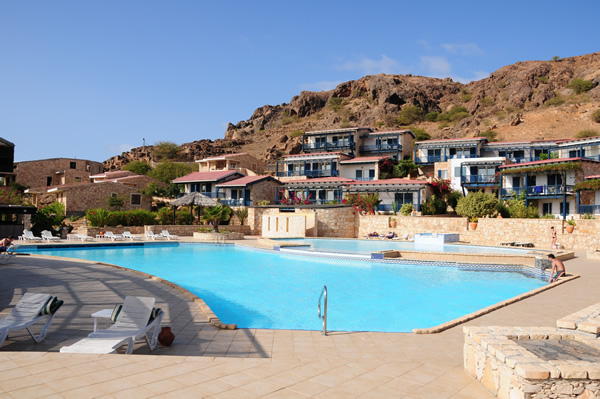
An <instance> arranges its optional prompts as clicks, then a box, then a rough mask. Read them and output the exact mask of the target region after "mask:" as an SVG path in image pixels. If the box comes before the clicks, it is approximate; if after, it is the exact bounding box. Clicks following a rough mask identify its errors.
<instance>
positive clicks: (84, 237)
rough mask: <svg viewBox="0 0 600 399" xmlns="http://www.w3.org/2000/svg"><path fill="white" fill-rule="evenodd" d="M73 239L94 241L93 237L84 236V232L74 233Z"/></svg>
mask: <svg viewBox="0 0 600 399" xmlns="http://www.w3.org/2000/svg"><path fill="white" fill-rule="evenodd" d="M75 239H76V240H81V241H94V240H95V238H94V237H90V236H86V235H85V234H75Z"/></svg>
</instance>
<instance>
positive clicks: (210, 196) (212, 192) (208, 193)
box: [200, 191, 217, 199]
mask: <svg viewBox="0 0 600 399" xmlns="http://www.w3.org/2000/svg"><path fill="white" fill-rule="evenodd" d="M200 194H203V195H206V196H207V197H209V198H214V199H216V198H217V193H216V192H214V191H211V192H207V193H203V192H200Z"/></svg>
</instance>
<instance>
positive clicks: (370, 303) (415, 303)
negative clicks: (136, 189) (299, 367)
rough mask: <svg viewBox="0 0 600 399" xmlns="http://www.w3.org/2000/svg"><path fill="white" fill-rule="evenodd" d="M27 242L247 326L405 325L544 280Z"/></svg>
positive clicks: (204, 250) (209, 250)
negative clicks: (103, 265) (322, 308)
mask: <svg viewBox="0 0 600 399" xmlns="http://www.w3.org/2000/svg"><path fill="white" fill-rule="evenodd" d="M22 252H30V253H38V254H47V255H55V256H65V257H70V258H78V259H88V260H94V261H99V262H107V263H111V264H117V265H120V266H124V267H127V268H130V269H134V270H139V271H143V272H146V273H150V274H153V275H156V276H159V277H161V278H163V279H166V280H169V281H171V282H173V283H175V284H178V285H180V286H182V287H184V288H186V289H188V290H190V291H191V292H193V293H195V294H196V295H198V296H199V297H200V298H202V299H203V300H204V301H205V302H206V303H207V304H208V305H209V306H210V307H211V309H212V310H213V311H214V312H215V314H216V315H217V316H218V317H219V318H220V319H221V320H222V321H223V322H224V323H234V324H237V325H238V327H240V328H273V329H302V330H320V329H321V328H322V324H321V321H320V320H319V319H318V318H317V300H318V298H319V294H320V293H321V289H322V288H323V285H327V287H328V292H329V300H328V305H329V309H328V311H329V320H328V328H329V330H338V331H386V332H408V331H412V330H413V329H414V328H428V327H433V326H436V325H438V324H441V323H444V322H447V321H450V320H453V319H455V318H457V317H460V316H463V315H465V314H468V313H471V312H473V311H476V310H478V309H481V308H483V307H486V306H489V305H491V304H494V303H497V302H499V301H502V300H505V299H507V298H511V297H514V296H516V295H519V294H522V293H524V292H527V291H530V290H532V289H534V288H537V287H540V286H542V285H544V284H545V283H544V282H543V281H541V280H538V279H534V278H528V277H525V276H524V275H522V274H520V273H514V272H513V273H510V272H469V271H461V270H459V269H457V268H453V267H447V266H446V267H444V266H428V265H410V264H389V263H376V262H366V261H350V260H328V259H323V258H315V257H305V256H298V255H289V254H281V253H273V252H266V251H259V250H253V249H246V248H241V247H234V246H210V245H194V244H183V243H182V244H173V245H156V246H153V245H146V246H137V247H102V248H94V247H87V248H82V249H75V248H67V249H37V250H35V249H34V250H26V249H23V251H22Z"/></svg>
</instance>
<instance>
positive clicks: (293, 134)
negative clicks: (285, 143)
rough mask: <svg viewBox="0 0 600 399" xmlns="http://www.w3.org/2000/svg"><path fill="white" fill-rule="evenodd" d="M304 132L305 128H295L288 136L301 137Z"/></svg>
mask: <svg viewBox="0 0 600 399" xmlns="http://www.w3.org/2000/svg"><path fill="white" fill-rule="evenodd" d="M303 134H304V131H303V130H294V131H293V132H291V133H288V137H291V138H294V137H300V136H302V135H303Z"/></svg>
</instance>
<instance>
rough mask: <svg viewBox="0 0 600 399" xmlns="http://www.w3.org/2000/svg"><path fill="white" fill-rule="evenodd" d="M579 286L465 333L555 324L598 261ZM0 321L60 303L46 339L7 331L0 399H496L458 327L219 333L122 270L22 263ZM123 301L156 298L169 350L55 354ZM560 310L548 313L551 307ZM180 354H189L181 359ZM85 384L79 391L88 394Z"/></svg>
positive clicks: (587, 266)
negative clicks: (19, 309) (35, 295)
mask: <svg viewBox="0 0 600 399" xmlns="http://www.w3.org/2000/svg"><path fill="white" fill-rule="evenodd" d="M566 266H567V269H569V271H570V272H573V273H577V274H580V275H582V276H583V278H580V279H577V280H574V281H573V282H570V283H568V284H563V285H561V286H558V287H556V288H554V289H552V290H550V291H546V292H544V293H542V294H539V295H536V296H534V297H531V298H528V299H526V300H524V301H521V302H517V303H515V304H513V305H511V306H509V307H506V308H503V309H499V310H497V311H495V312H493V313H490V314H488V315H484V316H482V317H480V318H478V319H475V320H472V321H471V322H469V323H467V324H469V325H500V326H502V325H507V326H512V325H521V326H533V325H548V326H553V325H554V323H555V321H556V319H558V318H560V317H563V316H566V315H568V314H571V313H574V312H575V311H577V310H580V309H582V308H584V307H586V306H589V305H590V304H592V303H595V302H598V299H599V298H591V297H590V295H589V293H592V292H595V291H594V290H595V287H597V284H598V282H600V268H598V262H597V261H589V260H587V259H585V258H578V259H577V260H576V261H569V262H566ZM1 270H2V279H0V316H1V315H6V314H8V312H10V308H11V307H12V306H13V305H14V304H15V303H16V301H18V299H19V297H20V295H22V293H23V292H26V291H32V292H52V293H53V294H57V295H59V297H60V298H61V299H64V300H65V305H64V306H63V308H61V310H60V311H59V313H57V316H56V319H55V321H54V323H53V325H52V327H51V329H50V332H49V335H48V338H47V340H46V341H45V342H44V343H42V344H37V345H36V344H33V342H32V341H31V338H30V337H29V335H28V334H27V333H26V332H24V331H22V332H15V333H11V335H10V337H9V338H8V339H7V340H6V341H5V343H4V344H3V345H2V348H1V349H0V399H1V398H2V397H11V396H9V394H8V393H7V392H10V394H11V395H13V396H15V397H44V396H45V397H62V398H71V397H72V398H78V399H79V398H86V397H99V396H100V397H102V396H104V397H106V398H109V397H110V398H116V397H119V398H121V397H123V398H124V397H127V398H138V397H139V398H146V397H161V398H162V397H173V398H178V399H180V398H186V397H190V398H197V397H216V398H230V397H236V398H244V397H258V396H262V397H265V396H266V397H283V398H286V397H290V398H295V397H323V398H335V397H343V398H347V397H365V398H367V397H374V398H381V397H405V398H420V399H423V398H431V397H439V398H453V399H462V398H488V397H489V398H491V397H492V396H491V395H490V394H489V393H488V392H487V391H486V390H485V389H484V388H483V387H482V385H481V384H479V383H477V382H475V381H474V380H473V379H472V378H471V377H470V376H468V375H467V374H466V373H464V372H463V371H462V345H463V336H462V326H458V327H455V328H452V329H449V330H447V331H444V332H442V333H439V334H433V335H415V334H390V333H335V332H334V333H330V335H329V336H327V337H324V336H322V335H321V334H320V332H319V331H289V330H256V329H251V330H244V329H239V330H219V329H216V328H214V327H213V326H211V325H210V324H208V321H207V319H206V316H205V315H204V314H203V313H201V312H200V309H199V307H198V305H197V304H195V303H193V302H192V301H191V299H190V298H189V297H187V296H186V295H185V294H182V293H180V292H179V291H177V290H175V289H173V288H171V287H169V286H166V285H164V284H162V283H160V282H159V281H157V280H154V279H147V278H144V277H143V276H140V275H138V274H136V273H131V272H129V271H125V270H122V269H119V268H113V267H109V266H104V265H99V264H93V263H85V262H65V261H62V260H54V259H52V260H50V259H41V258H35V257H19V258H17V259H16V260H15V261H14V263H13V264H8V265H3V266H2V269H1ZM126 295H146V296H155V297H156V298H157V304H159V305H160V306H161V307H162V308H163V309H164V310H165V313H166V316H167V318H166V320H168V321H169V323H170V325H171V326H172V329H173V331H174V332H175V334H176V340H175V343H174V345H173V346H172V347H170V348H163V347H160V348H158V349H157V350H156V351H154V353H153V354H150V352H149V350H148V348H147V346H146V345H145V343H143V342H140V343H138V344H136V347H135V350H134V355H77V354H73V355H71V354H58V353H56V352H57V351H58V349H59V348H60V347H61V346H63V345H66V344H69V343H71V342H75V341H77V340H78V339H80V338H83V337H85V336H86V335H87V334H88V333H89V332H90V331H91V329H92V326H93V322H92V320H91V318H90V314H91V313H93V312H95V311H97V310H98V309H102V308H111V307H112V306H113V305H114V304H115V303H118V302H120V301H122V298H123V297H124V296H126ZM548 303H553V306H552V307H549V306H547V304H548ZM182 355H183V356H182ZM83 383H85V384H87V385H85V386H79V385H81V384H83Z"/></svg>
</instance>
